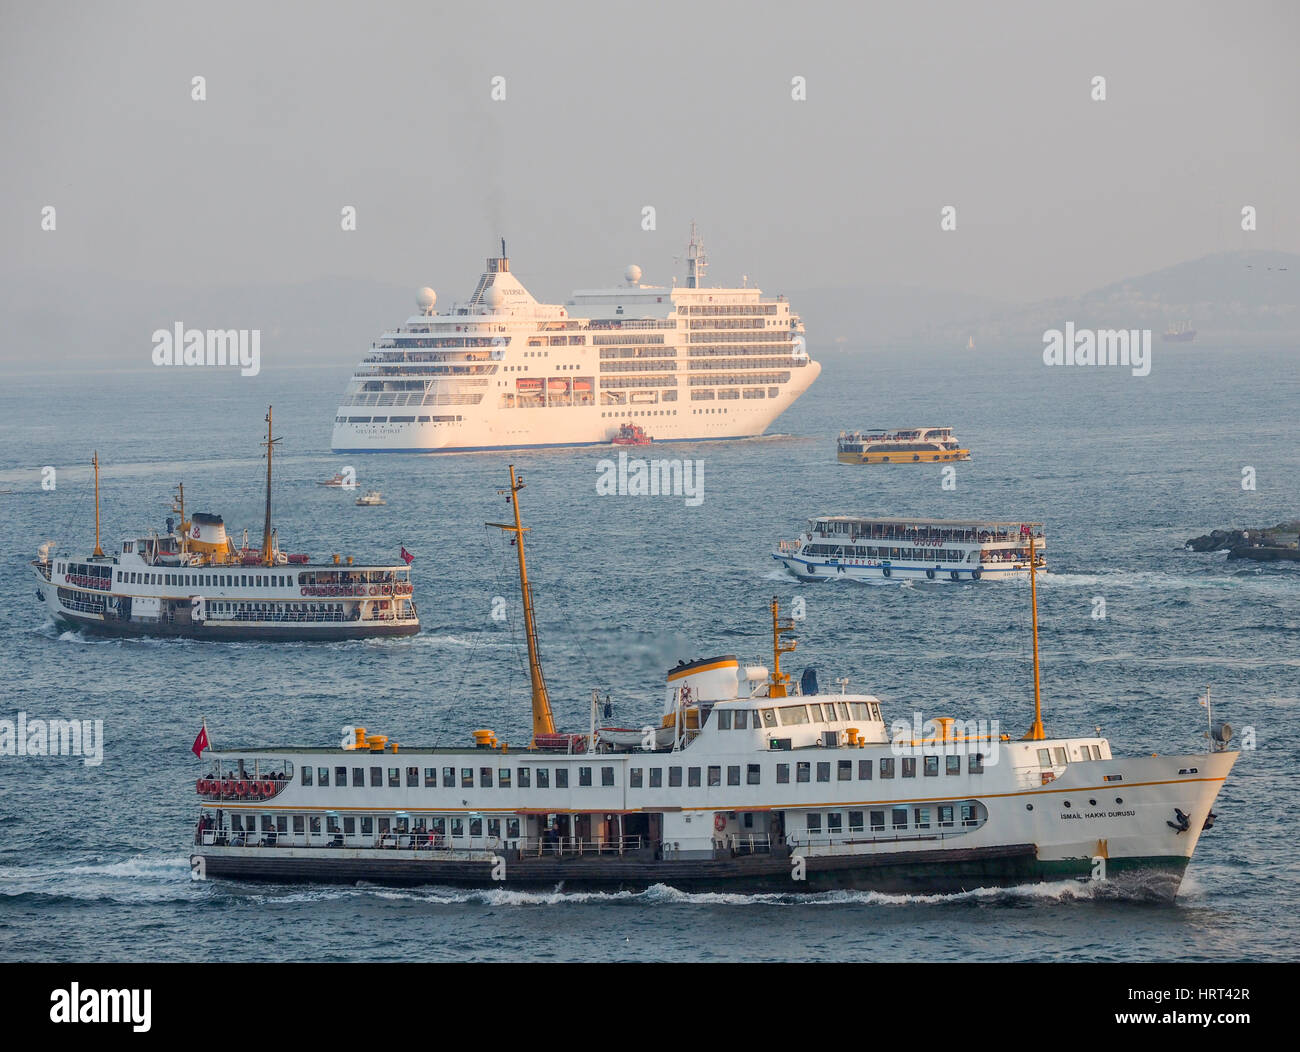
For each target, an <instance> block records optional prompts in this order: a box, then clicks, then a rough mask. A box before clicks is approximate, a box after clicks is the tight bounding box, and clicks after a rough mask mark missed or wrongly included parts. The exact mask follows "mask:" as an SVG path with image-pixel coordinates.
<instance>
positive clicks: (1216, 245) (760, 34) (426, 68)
mask: <svg viewBox="0 0 1300 1052" xmlns="http://www.w3.org/2000/svg"><path fill="white" fill-rule="evenodd" d="M2 9H3V15H2V16H0V80H2V83H3V100H4V105H3V117H2V118H0V119H2V120H3V127H2V128H0V134H2V137H0V142H3V150H4V163H3V168H2V169H0V206H2V209H0V245H2V246H3V248H2V249H0V267H2V271H0V273H3V274H5V275H13V274H15V273H32V272H41V273H45V274H48V275H53V276H61V275H63V274H67V275H68V276H69V277H73V276H76V277H78V278H80V277H81V276H82V275H84V274H85V273H86V272H92V273H94V272H103V273H113V274H117V275H119V276H121V277H128V278H139V279H142V280H147V281H162V280H165V281H177V282H185V283H195V284H202V283H207V284H228V283H245V282H253V283H262V282H267V283H281V282H293V281H300V280H306V279H310V278H315V277H320V276H325V275H344V276H355V277H366V278H371V279H376V280H381V281H391V282H395V283H398V284H404V285H409V286H410V287H411V288H412V289H414V288H416V287H418V286H420V285H423V284H426V283H427V284H431V285H433V286H434V287H435V288H437V289H438V290H439V293H440V297H441V299H442V302H443V303H444V304H446V303H448V302H449V301H450V299H452V298H463V297H465V296H466V295H468V293H469V292H470V291H471V289H472V286H473V282H474V279H475V278H476V276H477V274H478V272H479V270H480V269H481V266H482V257H484V256H485V255H486V254H487V253H488V250H489V248H490V247H491V245H492V244H493V239H494V238H495V237H497V236H498V235H504V236H505V237H506V238H507V239H508V241H509V248H510V254H511V256H512V257H513V260H514V269H515V270H516V272H517V273H518V274H519V275H520V277H521V278H522V279H523V280H524V281H525V282H526V283H527V284H529V285H530V286H531V287H532V288H533V290H534V291H535V292H536V293H538V294H539V295H542V296H544V297H547V298H552V299H554V298H558V297H561V296H563V295H565V294H567V293H568V292H569V291H570V290H571V289H572V288H574V287H580V286H589V285H592V284H597V283H602V284H603V283H606V282H613V281H616V280H618V279H619V277H620V276H621V274H622V271H623V268H624V267H625V266H626V264H627V263H630V262H637V263H639V264H641V266H642V267H643V268H644V271H645V280H646V281H654V282H656V283H658V282H664V283H666V282H668V281H669V280H670V278H671V275H672V273H674V272H680V270H681V268H680V267H679V266H676V265H674V263H673V257H674V256H675V255H680V254H681V252H682V248H683V245H684V242H685V238H686V234H687V228H688V225H689V222H690V220H691V219H692V218H695V219H697V220H698V221H699V223H700V225H701V229H702V231H703V233H704V235H705V238H706V244H707V247H708V249H709V251H710V255H711V257H712V260H713V268H712V270H711V271H710V279H711V280H712V281H717V282H724V281H725V282H728V283H729V282H731V281H733V280H738V279H739V278H740V275H741V274H742V273H745V274H749V275H750V276H751V278H752V279H753V280H754V281H756V282H757V283H758V284H760V285H762V286H763V287H764V288H765V289H769V290H771V291H779V290H780V289H782V288H811V287H816V286H843V287H852V286H855V285H869V284H891V285H899V284H901V285H916V286H923V287H934V288H946V289H952V290H957V291H962V292H968V293H976V294H982V295H989V296H995V297H998V298H1002V299H1007V300H1016V301H1028V300H1033V299H1037V298H1039V297H1043V296H1052V295H1059V294H1067V293H1076V292H1082V291H1084V290H1086V289H1087V288H1090V287H1093V286H1096V285H1099V284H1103V283H1105V282H1108V281H1112V280H1115V279H1117V278H1120V277H1124V276H1126V275H1132V274H1140V273H1142V272H1144V271H1147V270H1151V269H1154V268H1157V267H1160V266H1164V265H1167V264H1170V263H1174V262H1178V261H1181V260H1184V259H1188V258H1193V257H1196V256H1200V255H1203V254H1205V253H1208V252H1213V251H1216V250H1219V249H1225V248H1243V247H1256V248H1276V249H1284V250H1297V249H1300V219H1298V218H1297V213H1296V202H1295V195H1296V193H1297V190H1298V189H1300V63H1298V62H1297V61H1296V58H1295V49H1296V46H1297V43H1298V42H1300V13H1298V12H1300V5H1297V4H1294V3H1289V2H1284V3H1232V4H1227V3H1220V4H1202V3H1138V4H1134V3H1114V4H1111V3H1096V2H1092V0H1088V2H1075V3H1042V2H1030V3H993V4H982V3H971V2H962V3H952V4H949V3H945V4H931V3H917V4H898V3H882V4H858V3H849V2H843V3H835V4H831V3H803V4H792V3H779V4H772V3H763V2H757V3H756V2H747V3H711V2H707V0H697V2H694V3H658V2H656V3H651V4H642V5H631V4H626V3H618V2H614V0H605V2H603V3H590V4H587V3H584V4H577V3H546V4H542V3H528V4H516V3H509V2H493V3H481V2H475V3H455V4H439V3H430V2H427V0H424V2H419V3H405V2H404V3H384V2H379V3H364V4H338V3H301V4H287V3H251V4H244V3H219V4H214V3H211V2H204V3H178V2H175V0H168V2H163V3H93V4H92V3H83V4H69V3H48V2H41V3H13V2H5V3H3V8H2ZM196 75H201V76H203V77H205V78H206V81H207V85H206V86H207V101H204V102H195V101H193V100H192V99H191V78H192V77H194V76H196ZM498 75H499V76H503V77H505V78H506V82H505V83H506V98H505V100H504V101H493V100H492V99H491V97H490V92H491V88H492V84H491V80H492V78H493V77H494V76H498ZM1098 75H1100V76H1104V77H1106V91H1107V99H1106V101H1104V102H1094V101H1092V99H1091V98H1090V91H1091V79H1092V78H1093V77H1094V76H1098ZM795 76H803V77H806V78H807V100H806V101H802V102H797V101H794V100H792V98H791V79H792V78H793V77H795ZM1245 204H1251V205H1254V206H1256V207H1257V208H1258V210H1259V227H1260V229H1259V231H1258V232H1257V233H1255V234H1253V235H1245V234H1243V233H1242V232H1241V231H1240V229H1239V212H1240V209H1241V207H1242V205H1245ZM46 205H54V206H55V207H56V208H57V230H56V231H55V232H53V233H50V232H45V231H42V230H41V228H40V222H41V209H42V207H43V206H46ZM345 205H351V206H354V207H355V208H356V209H357V230H356V231H355V232H344V231H342V230H341V229H340V210H341V209H342V208H343V207H344V206H345ZM646 205H651V206H653V207H654V208H655V209H656V210H657V229H656V230H655V231H653V232H644V231H643V230H642V229H641V210H642V208H643V207H644V206H646ZM944 205H954V206H956V208H957V230H956V231H955V232H951V233H944V232H941V231H940V229H939V213H940V209H941V208H942V207H943V206H944Z"/></svg>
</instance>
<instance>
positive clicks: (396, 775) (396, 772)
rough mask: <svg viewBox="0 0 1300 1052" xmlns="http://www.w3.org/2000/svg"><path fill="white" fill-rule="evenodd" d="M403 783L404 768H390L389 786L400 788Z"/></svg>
mask: <svg viewBox="0 0 1300 1052" xmlns="http://www.w3.org/2000/svg"><path fill="white" fill-rule="evenodd" d="M401 785H402V769H401V768H400V767H390V768H388V788H389V789H400V788H401Z"/></svg>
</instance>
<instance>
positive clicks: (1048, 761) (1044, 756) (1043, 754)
mask: <svg viewBox="0 0 1300 1052" xmlns="http://www.w3.org/2000/svg"><path fill="white" fill-rule="evenodd" d="M1038 766H1039V767H1051V766H1052V750H1051V749H1039V750H1038Z"/></svg>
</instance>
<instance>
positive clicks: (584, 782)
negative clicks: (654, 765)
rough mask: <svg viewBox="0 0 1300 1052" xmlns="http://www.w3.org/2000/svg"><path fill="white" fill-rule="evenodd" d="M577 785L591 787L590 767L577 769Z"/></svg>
mask: <svg viewBox="0 0 1300 1052" xmlns="http://www.w3.org/2000/svg"><path fill="white" fill-rule="evenodd" d="M652 777H653V772H652ZM578 785H580V786H589V785H591V768H590V767H579V768H578Z"/></svg>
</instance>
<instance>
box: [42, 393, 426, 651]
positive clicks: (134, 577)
mask: <svg viewBox="0 0 1300 1052" xmlns="http://www.w3.org/2000/svg"><path fill="white" fill-rule="evenodd" d="M266 419H267V446H268V454H267V457H268V460H267V497H266V523H265V529H264V532H263V539H262V545H261V546H260V547H258V548H250V547H249V546H248V540H247V536H246V535H245V538H244V542H243V544H242V545H236V543H235V540H234V538H232V537H230V536H229V535H228V534H227V532H226V527H225V522H224V521H223V519H222V517H221V516H220V515H214V514H208V513H205V512H195V513H194V514H193V515H191V516H190V517H188V518H187V517H186V510H185V488H184V486H183V485H181V486H178V487H177V497H176V502H175V504H174V506H173V512H174V513H175V514H176V515H177V516H178V517H179V522H178V521H177V520H176V519H171V518H169V519H168V520H167V528H166V530H165V531H163V532H161V533H159V532H157V531H154V532H150V533H148V534H144V535H141V534H136V535H133V536H131V537H128V538H126V539H124V540H123V541H122V545H121V550H120V551H118V552H110V553H108V554H105V553H104V551H103V549H102V548H101V547H100V542H99V457H98V455H96V457H95V460H94V469H95V548H94V551H92V552H91V553H90V554H88V555H85V554H83V555H66V556H65V555H59V554H55V553H53V552H52V546H50V545H48V544H47V545H42V547H41V551H40V553H39V556H38V558H37V559H36V560H34V561H33V562H32V564H31V565H32V573H33V575H34V577H35V582H36V599H37V601H38V602H39V603H40V604H41V606H42V607H43V608H44V609H45V610H46V612H47V613H49V615H50V616H51V617H52V618H53V619H54V621H55V623H56V624H58V625H61V626H65V627H68V628H73V629H79V630H82V631H85V632H89V633H92V634H96V635H111V636H181V637H186V638H193V639H208V640H219V641H234V640H259V641H272V642H274V641H313V640H321V641H326V640H339V639H359V638H367V637H371V636H405V635H414V634H415V633H416V632H418V631H419V630H420V619H419V614H418V611H417V610H416V606H415V600H414V587H413V585H412V583H411V574H410V566H409V564H407V563H405V562H402V563H398V564H395V565H394V564H383V563H365V564H361V563H354V561H353V558H352V556H347V557H346V559H344V558H342V557H340V556H339V555H335V556H333V558H332V560H331V561H330V562H328V563H313V562H311V560H310V558H309V557H308V556H307V555H302V554H290V553H287V552H283V551H281V550H280V547H279V542H278V539H277V536H276V531H275V530H274V529H273V528H272V527H271V496H270V484H271V463H270V452H269V450H270V449H271V446H272V445H273V444H274V443H275V442H278V441H279V440H278V439H272V438H271V435H270V424H271V413H270V410H268V411H267V417H266Z"/></svg>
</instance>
